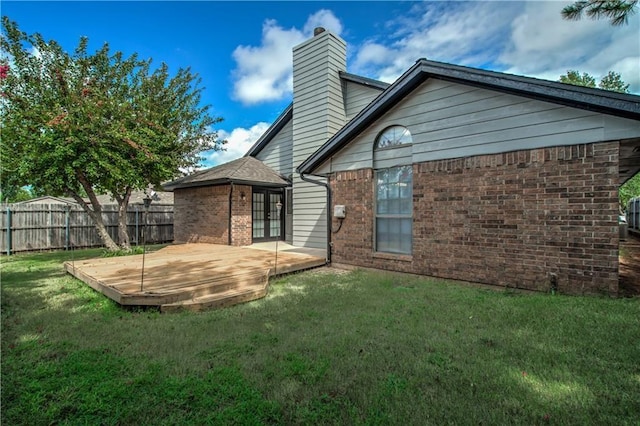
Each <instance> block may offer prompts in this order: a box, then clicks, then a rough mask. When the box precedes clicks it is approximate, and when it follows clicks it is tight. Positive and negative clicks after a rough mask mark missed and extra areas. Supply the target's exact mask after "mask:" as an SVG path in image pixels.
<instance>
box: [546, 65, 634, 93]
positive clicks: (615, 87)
mask: <svg viewBox="0 0 640 426" xmlns="http://www.w3.org/2000/svg"><path fill="white" fill-rule="evenodd" d="M558 81H560V82H561V83H567V84H573V85H575V86H584V87H592V88H595V87H596V79H595V78H594V77H592V76H591V75H589V74H587V73H586V72H584V73H582V75H580V72H579V71H576V70H568V71H567V73H566V74H565V75H561V76H560V79H559V80H558ZM598 87H599V88H600V89H603V90H611V91H612V92H619V93H629V85H628V84H625V82H624V81H622V77H621V76H620V74H618V73H617V72H615V71H609V72H608V73H607V75H605V76H604V77H602V79H601V80H600V83H598Z"/></svg>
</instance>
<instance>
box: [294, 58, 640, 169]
mask: <svg viewBox="0 0 640 426" xmlns="http://www.w3.org/2000/svg"><path fill="white" fill-rule="evenodd" d="M432 77H433V78H438V79H440V80H446V81H451V82H456V83H462V84H466V85H472V86H476V87H481V88H485V89H491V90H496V91H499V92H503V93H509V94H515V95H519V96H524V97H528V98H532V99H537V100H541V101H546V102H552V103H556V104H561V105H565V106H570V107H574V108H580V109H586V110H590V111H595V112H601V113H604V114H610V115H614V116H618V117H623V118H630V119H635V120H639V119H640V96H636V95H629V94H624V93H617V92H611V91H607V90H601V89H591V88H587V87H581V86H573V85H569V84H564V83H558V82H553V81H547V80H540V79H536V78H531V77H522V76H516V75H511V74H504V73H500V72H495V71H485V70H481V69H477V68H469V67H463V66H458V65H452V64H447V63H443V62H436V61H428V60H426V59H420V60H418V61H417V62H416V63H415V64H414V65H413V66H412V67H411V68H409V69H408V70H407V71H406V72H405V73H404V74H403V75H402V76H400V78H398V80H396V81H395V82H394V83H393V84H392V85H391V86H389V87H388V88H387V89H386V90H385V91H384V92H382V93H381V94H380V95H379V96H378V97H377V98H376V99H374V100H373V101H372V102H371V103H370V104H369V105H367V106H366V107H365V108H364V109H363V110H362V111H360V113H359V114H358V115H356V116H355V117H354V118H353V119H351V121H349V122H348V123H347V124H346V125H345V126H344V127H343V128H342V129H340V130H339V131H338V132H337V133H336V134H335V135H334V136H333V137H331V138H330V139H329V140H328V141H327V142H326V143H324V144H323V145H322V146H321V147H320V148H319V149H318V150H317V151H316V152H315V153H313V154H312V155H311V156H310V157H309V158H307V159H306V160H305V161H304V162H302V164H300V165H299V166H298V168H297V169H296V170H297V171H298V172H299V173H311V172H312V171H313V170H314V169H315V168H316V167H318V166H319V165H320V164H322V163H323V162H324V161H325V160H326V159H327V158H329V157H330V156H332V155H333V154H334V153H336V152H337V151H339V150H340V149H341V148H342V147H344V146H345V145H346V144H348V143H349V142H350V141H351V140H353V139H354V138H355V137H356V136H357V135H358V134H359V133H360V132H361V131H363V130H364V129H366V128H367V127H368V126H369V125H370V124H372V123H373V122H374V121H375V120H377V119H378V118H380V117H381V116H382V115H383V114H385V113H386V112H387V111H389V110H390V109H391V108H392V107H393V106H395V105H396V104H397V103H398V102H400V100H402V99H403V98H404V97H405V96H407V95H408V94H409V93H410V92H412V91H413V90H414V89H415V88H417V87H418V86H419V85H420V84H422V83H423V82H424V81H426V80H427V79H428V78H432Z"/></svg>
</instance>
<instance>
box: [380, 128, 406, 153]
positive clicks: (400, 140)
mask: <svg viewBox="0 0 640 426" xmlns="http://www.w3.org/2000/svg"><path fill="white" fill-rule="evenodd" d="M411 142H412V139H411V132H409V129H407V128H406V127H403V126H391V127H387V128H386V129H384V130H383V131H382V132H381V133H380V134H379V135H378V138H377V139H376V143H375V148H376V149H380V148H389V147H393V146H396V145H403V144H408V143H411Z"/></svg>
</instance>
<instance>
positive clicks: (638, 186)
mask: <svg viewBox="0 0 640 426" xmlns="http://www.w3.org/2000/svg"><path fill="white" fill-rule="evenodd" d="M618 196H619V198H620V207H621V208H622V210H627V207H628V206H629V200H631V199H632V198H635V197H640V173H636V175H635V176H634V177H632V178H631V179H629V180H628V181H626V182H625V183H624V184H623V185H622V186H621V187H620V189H619V190H618Z"/></svg>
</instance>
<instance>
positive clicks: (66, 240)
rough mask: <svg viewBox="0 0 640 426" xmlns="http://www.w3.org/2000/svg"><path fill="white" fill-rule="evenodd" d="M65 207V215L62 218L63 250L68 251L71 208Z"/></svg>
mask: <svg viewBox="0 0 640 426" xmlns="http://www.w3.org/2000/svg"><path fill="white" fill-rule="evenodd" d="M66 207H67V208H66V210H67V214H66V215H65V218H64V225H65V226H64V249H65V250H69V243H70V239H71V229H70V226H71V206H70V205H67V206H66Z"/></svg>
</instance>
